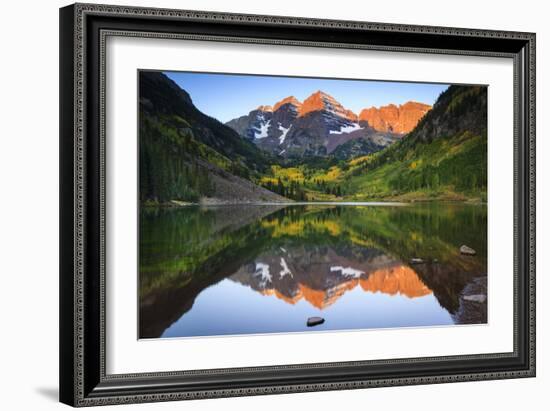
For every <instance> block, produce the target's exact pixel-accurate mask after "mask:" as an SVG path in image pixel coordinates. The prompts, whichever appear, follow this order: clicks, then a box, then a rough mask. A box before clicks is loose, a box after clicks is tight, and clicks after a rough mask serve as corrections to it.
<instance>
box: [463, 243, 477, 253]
mask: <svg viewBox="0 0 550 411" xmlns="http://www.w3.org/2000/svg"><path fill="white" fill-rule="evenodd" d="M460 253H461V254H465V255H476V250H474V249H473V248H470V247H468V246H467V245H463V246H461V247H460Z"/></svg>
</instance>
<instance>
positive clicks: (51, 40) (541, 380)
mask: <svg viewBox="0 0 550 411" xmlns="http://www.w3.org/2000/svg"><path fill="white" fill-rule="evenodd" d="M112 3H117V4H134V5H145V6H159V7H172V8H181V7H185V8H189V9H204V10H219V11H230V12H251V13H258V14H285V15H296V16H304V17H307V16H309V17H319V18H339V19H358V20H370V21H384V22H395V23H410V24H429V25H446V26H462V27H475V28H494V29H504V30H524V31H535V32H537V36H538V37H537V67H538V70H537V71H538V75H539V78H538V79H537V94H538V107H537V114H538V116H539V118H542V114H543V113H547V112H548V111H549V110H550V100H549V98H548V96H547V95H544V94H543V92H544V91H547V92H548V91H549V90H548V78H547V77H545V76H544V75H543V74H544V73H548V72H549V69H550V68H549V67H548V66H549V60H550V46H549V43H548V41H549V40H550V28H549V27H548V25H547V22H546V14H547V13H545V12H544V11H543V9H542V7H543V6H542V5H543V4H544V3H543V2H540V1H536V0H532V1H523V2H521V3H520V4H519V3H518V2H517V1H513V2H506V1H499V2H479V1H469V0H464V1H461V2H452V3H449V4H447V3H445V2H440V1H414V2H411V1H407V0H394V1H392V2H391V3H387V2H385V3H384V2H373V3H370V2H369V3H366V2H357V1H356V2H354V1H351V0H340V1H338V2H320V1H316V2H315V3H314V7H312V6H311V5H309V4H308V2H306V1H303V2H296V1H292V0H289V1H287V0H278V1H276V2H258V1H237V0H233V1H231V2H227V1H223V0H219V1H214V0H202V1H193V0H188V1H186V2H182V1H168V0H164V1H160V0H158V1H138V0H133V1H130V2H118V1H115V0H113V1H112ZM62 5H65V3H64V2H61V1H41V2H40V1H30V0H29V1H26V2H19V4H16V2H10V3H8V4H4V5H3V13H2V14H3V16H4V19H3V22H2V25H0V30H1V31H2V32H1V36H0V39H1V40H0V41H1V42H2V65H1V67H0V70H1V75H0V81H1V83H0V85H1V87H0V90H1V91H0V113H1V117H0V118H1V120H2V121H1V122H0V127H1V133H0V142H1V145H2V146H1V149H0V178H1V180H0V188H1V193H2V198H1V200H0V207H1V208H0V241H1V244H0V245H1V247H0V250H2V252H1V254H0V257H1V261H2V265H1V275H2V280H3V281H2V294H1V297H0V312H1V313H2V316H1V317H0V319H1V321H2V323H1V327H0V330H1V331H0V336H1V339H0V341H1V342H0V348H1V349H0V378H1V381H0V384H1V386H2V390H1V392H0V406H1V407H2V408H3V409H7V410H17V409H31V410H48V409H61V408H62V407H64V406H62V405H60V404H58V403H57V402H56V401H57V400H56V398H57V375H58V373H57V361H58V358H57V347H58V337H57V335H58V323H57V300H58V277H57V275H58V251H59V250H58V200H57V197H58V184H57V179H58V106H57V104H58V100H57V95H58V64H57V58H58V11H57V8H58V7H59V6H62ZM548 135H550V127H549V125H548V123H547V122H544V118H542V120H541V121H539V122H538V136H539V139H538V144H537V146H538V158H539V163H538V166H537V174H538V180H539V182H540V184H539V187H538V196H537V203H538V209H539V211H540V210H543V204H546V205H548V203H549V200H550V192H549V189H548V185H546V186H544V185H543V182H544V177H545V176H547V175H548V174H549V171H550V169H549V168H550V165H549V162H548V161H543V160H544V155H545V153H548V150H549V149H550V146H549V143H548V140H547V139H545V136H546V137H547V136H548ZM549 230H550V223H549V219H548V214H547V213H543V212H540V213H539V215H538V227H537V232H538V247H537V248H538V254H539V263H538V283H537V287H538V292H537V295H538V296H539V299H538V304H537V305H538V306H537V310H538V322H537V323H538V341H537V343H538V347H539V350H538V371H537V373H538V377H537V378H536V379H525V380H508V381H489V382H476V383H461V384H444V385H437V386H414V387H398V388H380V389H371V390H358V391H339V392H329V393H307V394H293V395H284V396H269V397H265V396H263V397H249V398H233V399H224V400H202V401H194V402H186V403H164V404H147V405H134V406H125V407H123V408H116V409H159V410H160V409H164V410H172V409H183V408H184V407H185V409H191V410H206V409H208V410H210V409H212V410H214V409H219V408H220V407H223V408H225V409H243V410H248V409H250V410H253V409H254V410H256V409H258V408H259V407H261V408H262V409H263V410H270V409H281V408H290V409H292V408H294V407H298V406H301V405H306V406H307V407H308V408H309V407H311V408H316V409H327V410H328V409H334V408H336V407H341V406H346V405H347V406H351V407H353V406H354V405H357V406H360V407H361V408H364V407H366V406H368V407H369V408H377V407H384V408H388V407H389V408H390V409H395V408H398V407H407V409H422V410H432V409H433V410H441V409H442V408H445V409H446V410H464V409H466V408H468V409H483V408H486V409H490V408H495V409H498V408H501V409H502V408H504V409H514V408H520V407H521V408H523V407H525V405H529V406H530V407H531V408H532V409H544V406H543V405H542V404H543V401H544V402H546V395H544V394H545V390H544V388H547V387H548V386H550V376H549V373H548V366H549V365H550V362H549V358H550V357H549V355H548V352H547V350H546V347H548V332H549V328H550V325H549V323H548V315H547V313H548V312H550V303H549V302H548V300H545V299H543V297H544V294H545V292H546V291H547V290H548V287H549V284H548V277H547V276H546V275H545V274H546V273H548V271H549V269H550V266H549V264H548V262H547V261H544V260H543V258H542V257H543V255H544V252H545V251H546V250H548V249H549V247H550V242H549V240H548V235H547V234H545V233H547V232H548V231H549ZM539 404H540V405H539ZM105 409H108V408H105Z"/></svg>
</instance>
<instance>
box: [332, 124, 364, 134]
mask: <svg viewBox="0 0 550 411" xmlns="http://www.w3.org/2000/svg"><path fill="white" fill-rule="evenodd" d="M357 130H363V127H361V126H360V125H359V124H358V123H353V124H351V125H342V126H341V127H340V130H330V131H329V133H330V134H349V133H352V132H354V131H357Z"/></svg>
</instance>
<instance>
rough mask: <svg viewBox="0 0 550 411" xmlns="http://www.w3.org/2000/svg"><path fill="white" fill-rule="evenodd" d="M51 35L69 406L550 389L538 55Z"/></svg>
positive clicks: (257, 19)
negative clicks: (366, 391)
mask: <svg viewBox="0 0 550 411" xmlns="http://www.w3.org/2000/svg"><path fill="white" fill-rule="evenodd" d="M60 23H61V26H60V56H61V57H60V79H61V81H60V87H61V90H60V96H61V105H60V130H61V131H60V150H61V154H60V158H61V165H60V168H61V170H60V187H61V194H60V204H61V228H60V232H61V256H60V261H61V268H60V399H61V401H62V402H64V403H67V404H70V405H73V406H90V405H103V404H121V403H135V402H149V401H170V400H182V399H196V398H213V397H227V396H243V395H257V394H276V393H290V392H300V391H320V390H338V389H354V388H368V387H380V386H391V385H410V384H432V383H444V382H455V381H475V380H487V379H502V378H520V377H532V376H534V375H535V34H533V33H518V32H505V31H489V30H481V29H480V30H478V29H476V30H474V29H461V28H446V27H426V26H411V25H397V24H384V23H368V22H352V21H333V20H314V19H304V18H294V17H278V16H259V15H240V14H225V13H213V12H198V11H184V10H167V9H148V8H136V7H125V6H106V5H90V4H75V5H71V6H67V7H64V8H62V9H61V10H60Z"/></svg>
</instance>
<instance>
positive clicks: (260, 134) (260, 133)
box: [254, 116, 271, 138]
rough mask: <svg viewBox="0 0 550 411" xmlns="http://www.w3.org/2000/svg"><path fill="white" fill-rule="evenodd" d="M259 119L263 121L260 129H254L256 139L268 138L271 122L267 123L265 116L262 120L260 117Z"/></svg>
mask: <svg viewBox="0 0 550 411" xmlns="http://www.w3.org/2000/svg"><path fill="white" fill-rule="evenodd" d="M258 119H259V120H260V121H261V122H260V128H259V129H258V128H255V129H254V138H266V137H267V132H268V130H269V127H270V126H271V120H267V121H265V119H264V117H263V116H261V118H260V116H258Z"/></svg>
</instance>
